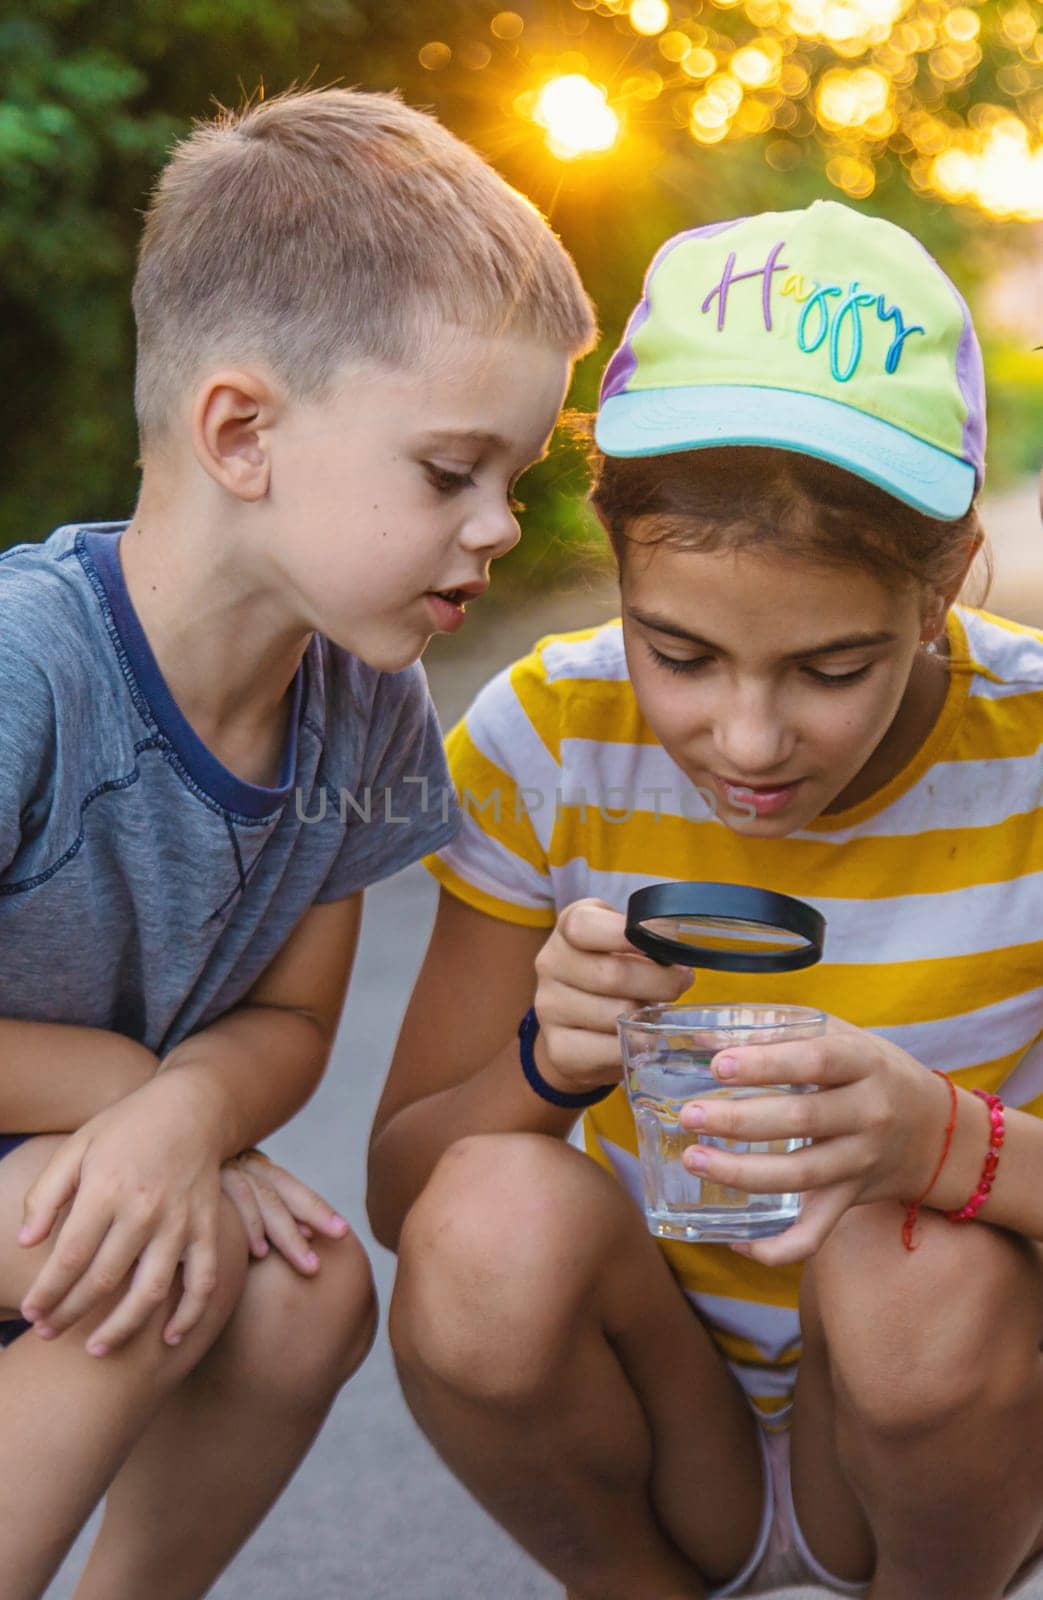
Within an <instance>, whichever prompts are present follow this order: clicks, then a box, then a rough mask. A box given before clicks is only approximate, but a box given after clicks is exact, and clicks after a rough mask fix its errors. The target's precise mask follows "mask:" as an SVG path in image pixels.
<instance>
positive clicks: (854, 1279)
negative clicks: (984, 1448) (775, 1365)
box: [801, 1203, 1040, 1435]
mask: <svg viewBox="0 0 1043 1600" xmlns="http://www.w3.org/2000/svg"><path fill="white" fill-rule="evenodd" d="M916 1242H917V1245H918V1248H917V1249H916V1250H915V1251H913V1252H912V1253H910V1252H909V1251H907V1250H906V1249H905V1248H904V1247H903V1244H902V1239H901V1211H900V1208H899V1207H898V1206H897V1205H895V1204H893V1203H891V1204H887V1203H881V1204H877V1205H868V1206H860V1207H856V1208H854V1209H853V1210H851V1211H849V1212H848V1213H847V1214H846V1215H845V1216H844V1218H843V1219H842V1220H841V1223H840V1224H839V1225H838V1227H837V1228H836V1230H835V1231H834V1233H833V1234H832V1235H831V1236H830V1238H829V1239H828V1240H827V1241H826V1243H825V1245H824V1246H823V1248H822V1249H821V1250H820V1251H819V1253H818V1255H817V1256H816V1257H814V1258H813V1260H812V1261H811V1262H809V1263H808V1265H807V1266H806V1268H805V1271H804V1277H803V1283H802V1289H801V1323H802V1327H804V1329H805V1333H806V1337H807V1338H808V1339H809V1341H810V1342H811V1343H812V1344H815V1343H818V1344H819V1345H820V1346H821V1347H824V1349H825V1352H826V1356H827V1360H828V1367H829V1373H830V1379H831V1382H832V1384H833V1390H834V1397H835V1400H836V1403H837V1407H838V1411H839V1412H841V1413H842V1414H843V1415H844V1416H845V1418H846V1420H847V1421H848V1422H849V1423H851V1422H853V1423H854V1424H855V1425H856V1427H857V1429H858V1430H859V1431H863V1432H864V1431H866V1430H869V1431H871V1432H875V1433H880V1434H887V1435H893V1434H898V1435H901V1434H916V1433H923V1432H929V1431H934V1430H937V1429H938V1428H939V1427H944V1426H946V1425H948V1424H950V1423H951V1422H952V1421H953V1420H954V1419H956V1418H957V1417H959V1416H961V1415H967V1414H970V1413H971V1412H972V1411H978V1412H980V1409H981V1408H982V1407H985V1408H988V1409H989V1410H990V1412H992V1413H993V1414H995V1415H996V1416H997V1417H1002V1416H1003V1415H1004V1414H1008V1413H1009V1412H1010V1410H1011V1408H1013V1407H1016V1406H1017V1405H1018V1404H1019V1403H1021V1402H1022V1400H1023V1397H1024V1395H1025V1394H1026V1393H1027V1392H1028V1385H1029V1384H1030V1383H1032V1382H1033V1381H1035V1379H1036V1373H1037V1369H1038V1359H1039V1357H1038V1351H1039V1333H1040V1329H1039V1289H1038V1267H1037V1266H1036V1264H1035V1259H1034V1257H1033V1256H1032V1254H1031V1252H1029V1251H1028V1250H1026V1249H1025V1247H1024V1241H1021V1240H1018V1239H1017V1238H1015V1236H1014V1235H1011V1234H1009V1233H1006V1232H1005V1231H1003V1230H999V1229H996V1228H990V1227H987V1226H984V1225H982V1224H969V1225H968V1226H967V1227H962V1226H956V1225H954V1224H951V1223H949V1222H947V1221H946V1220H945V1219H944V1218H943V1217H941V1216H939V1215H937V1214H935V1213H933V1212H926V1213H921V1217H920V1220H919V1222H918V1225H917V1233H916ZM1027 1291H1028V1292H1027ZM999 1348H1002V1349H1003V1351H1004V1359H1003V1361H1002V1362H997V1360H996V1350H997V1349H999Z"/></svg>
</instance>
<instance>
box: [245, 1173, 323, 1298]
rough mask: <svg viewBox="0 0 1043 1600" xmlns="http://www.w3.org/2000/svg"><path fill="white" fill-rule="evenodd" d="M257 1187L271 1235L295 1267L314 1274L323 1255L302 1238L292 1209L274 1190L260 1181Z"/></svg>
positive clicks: (270, 1237) (267, 1230) (305, 1273)
mask: <svg viewBox="0 0 1043 1600" xmlns="http://www.w3.org/2000/svg"><path fill="white" fill-rule="evenodd" d="M254 1188H255V1189H256V1191H257V1202H258V1204H259V1206H260V1207H261V1212H262V1215H263V1217H264V1227H265V1232H266V1233H267V1235H268V1238H269V1239H270V1240H271V1241H272V1244H273V1245H274V1246H275V1248H276V1249H277V1250H278V1251H279V1254H280V1255H282V1256H284V1257H285V1258H286V1260H287V1261H288V1262H289V1263H290V1265H291V1267H295V1268H296V1270H297V1271H298V1272H300V1273H303V1275H304V1276H305V1277H310V1276H311V1275H312V1273H314V1272H316V1271H317V1270H318V1266H319V1258H318V1256H317V1255H316V1254H315V1252H314V1251H313V1250H312V1249H311V1248H310V1246H309V1245H308V1242H307V1240H306V1239H303V1238H302V1237H301V1232H300V1229H299V1228H298V1226H297V1223H296V1220H295V1218H294V1216H293V1214H292V1212H291V1211H290V1210H289V1209H288V1208H287V1206H286V1204H285V1202H284V1201H283V1200H282V1199H281V1198H280V1196H279V1195H278V1194H276V1192H275V1190H274V1189H269V1188H268V1187H267V1186H266V1185H265V1184H258V1183H256V1182H255V1183H254Z"/></svg>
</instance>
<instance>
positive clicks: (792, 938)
mask: <svg viewBox="0 0 1043 1600" xmlns="http://www.w3.org/2000/svg"><path fill="white" fill-rule="evenodd" d="M825 932H826V919H825V917H823V916H822V914H821V913H820V912H818V911H816V910H815V908H814V907H813V906H809V905H808V904H807V903H806V902H805V901H803V900H797V899H794V897H793V896H792V895H788V894H775V893H774V892H773V891H772V890H770V889H756V888H753V887H751V886H750V885H748V884H736V883H653V884H650V885H649V886H648V888H646V889H638V890H637V891H636V893H634V894H632V895H631V896H630V899H629V900H628V901H627V921H626V936H627V938H628V939H629V940H630V943H631V944H632V945H634V946H635V948H636V949H638V950H640V951H641V952H642V954H643V955H646V956H651V957H652V960H653V961H658V962H660V963H661V964H662V965H663V966H669V965H672V964H678V965H681V966H686V967H711V968H713V969H715V970H716V971H719V972H721V971H723V972H798V971H800V969H801V968H802V967H812V966H814V965H815V962H816V961H819V960H820V959H821V956H822V944H823V940H824V937H825Z"/></svg>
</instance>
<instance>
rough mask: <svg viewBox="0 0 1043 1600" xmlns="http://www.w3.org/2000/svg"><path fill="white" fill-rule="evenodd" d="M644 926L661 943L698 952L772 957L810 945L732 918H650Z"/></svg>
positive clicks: (781, 930) (782, 930)
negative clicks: (717, 951)
mask: <svg viewBox="0 0 1043 1600" xmlns="http://www.w3.org/2000/svg"><path fill="white" fill-rule="evenodd" d="M641 926H642V927H643V928H645V929H646V930H647V931H648V932H649V933H651V934H653V935H654V936H655V937H656V938H657V939H669V940H671V941H673V942H674V943H676V944H686V945H690V946H691V947H692V948H693V949H695V950H736V951H741V952H744V953H746V952H750V953H752V954H755V955H757V954H759V955H770V954H773V953H776V952H778V951H781V950H799V949H803V948H804V946H805V945H806V944H807V940H806V939H802V938H801V936H800V934H799V933H793V932H791V931H790V930H789V929H788V928H768V927H765V926H764V925H763V923H759V922H743V921H741V920H740V919H739V918H735V919H734V920H733V919H732V918H729V917H649V918H648V919H647V920H646V921H644V922H642V924H641Z"/></svg>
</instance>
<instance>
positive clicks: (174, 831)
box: [0, 90, 593, 1600]
mask: <svg viewBox="0 0 1043 1600" xmlns="http://www.w3.org/2000/svg"><path fill="white" fill-rule="evenodd" d="M134 307H135V313H136V318H137V324H138V370H137V384H136V403H137V411H138V419H139V426H140V431H141V443H142V460H143V478H142V486H141V494H140V499H139V501H138V505H137V508H136V510H135V513H134V516H133V518H132V520H131V522H130V523H129V525H127V526H126V527H125V528H124V527H123V526H122V525H120V524H114V523H107V524H95V525H93V526H87V527H79V528H77V527H66V528H61V529H59V530H57V532H56V533H54V534H53V535H52V536H51V537H50V538H49V539H48V540H47V541H46V542H45V543H44V544H43V545H23V546H19V547H17V548H16V549H14V550H11V551H9V552H7V553H6V554H5V555H4V556H3V557H0V607H2V615H3V623H4V626H3V635H2V642H0V737H2V739H3V750H4V754H5V761H4V768H3V772H2V774H0V919H2V928H3V938H4V961H3V968H2V971H0V1017H2V1018H3V1019H4V1020H3V1021H2V1022H0V1044H2V1046H3V1054H4V1063H5V1066H4V1091H3V1102H2V1111H0V1117H2V1122H3V1126H4V1127H5V1128H6V1129H8V1130H15V1129H17V1130H19V1135H18V1136H12V1137H9V1138H8V1139H7V1140H6V1142H5V1149H6V1151H7V1152H8V1153H6V1154H5V1159H4V1160H3V1161H2V1162H0V1306H2V1307H4V1308H6V1309H7V1312H8V1315H9V1316H11V1317H13V1316H14V1312H15V1308H16V1307H17V1308H20V1310H21V1314H22V1316H23V1317H24V1318H25V1319H27V1321H28V1322H30V1323H33V1324H35V1330H34V1332H33V1333H31V1334H27V1335H26V1336H25V1337H21V1338H17V1339H16V1340H15V1341H14V1342H12V1343H11V1345H10V1348H9V1349H8V1350H7V1352H6V1353H5V1355H4V1357H3V1360H2V1362H0V1404H2V1406H3V1411H4V1429H5V1442H6V1446H7V1451H8V1457H9V1459H10V1460H12V1461H15V1462H17V1463H18V1471H17V1472H13V1473H8V1474H6V1475H5V1481H4V1484H3V1486H2V1487H0V1549H2V1551H3V1565H4V1593H5V1595H7V1596H9V1597H10V1600H29V1597H30V1596H36V1595H39V1594H40V1593H41V1592H42V1590H43V1589H44V1588H45V1586H46V1584H47V1582H48V1581H49V1579H50V1577H51V1576H52V1574H53V1573H54V1571H55V1570H56V1568H57V1566H58V1565H59V1563H60V1561H61V1559H62V1556H63V1555H64V1553H65V1551H66V1550H67V1549H68V1546H69V1544H70V1542H71V1541H72V1539H73V1537H74V1536H75V1533H76V1531H77V1529H78V1528H79V1527H80V1526H81V1524H82V1522H83V1521H84V1519H85V1518H86V1516H87V1515H88V1513H89V1512H90V1510H91V1508H92V1506H93V1505H94V1504H95V1503H96V1501H97V1500H98V1498H99V1497H100V1496H101V1495H102V1494H103V1493H105V1492H106V1491H108V1493H107V1505H106V1515H105V1520H104V1523H103V1526H102V1530H101V1533H100V1535H99V1538H98V1541H97V1544H96V1546H95V1548H94V1551H93V1552H92V1555H91V1558H90V1561H89V1564H88V1567H87V1570H86V1572H85V1574H84V1576H83V1578H82V1580H81V1584H80V1587H79V1589H78V1590H77V1596H78V1600H100V1597H102V1596H104V1597H105V1600H140V1597H141V1596H142V1595H148V1596H149V1597H150V1600H173V1597H175V1596H178V1597H181V1596H185V1597H187V1596H195V1595H201V1594H203V1593H204V1592H205V1591H206V1590H207V1589H208V1588H209V1587H210V1585H211V1583H212V1582H213V1580H214V1578H215V1577H216V1576H217V1574H218V1572H219V1571H220V1570H221V1569H222V1567H223V1566H224V1565H225V1564H226V1563H227V1561H228V1560H229V1559H230V1557H231V1556H232V1555H233V1553H234V1552H235V1550H236V1549H237V1548H238V1546H239V1545H240V1544H241V1542H242V1541H243V1539H244V1538H245V1537H246V1536H247V1534H248V1533H249V1532H250V1530H251V1529H252V1528H253V1527H254V1526H255V1525H256V1523H257V1522H258V1520H259V1519H260V1517H261V1516H262V1515H263V1514H264V1512H265V1511H266V1510H267V1508H268V1506H269V1505H270V1504H271V1502H272V1500H273V1499H274V1498H275V1496H276V1494H277V1493H278V1492H279V1490H280V1489H281V1487H282V1485H283V1484H284V1483H285V1481H286V1480H287V1478H288V1477H289V1475H290V1473H291V1472H292V1471H293V1469H294V1467H295V1466H296V1464H297V1463H298V1461H299V1460H300V1458H301V1457H302V1455H303V1454H304V1452H305V1450H306V1449H307V1447H308V1445H309V1444H310V1443H311V1440H312V1439H313V1437H314V1435H315V1433H316V1432H317V1430H318V1427H319V1425H320V1424H321V1421H322V1419H323V1416H324V1415H325V1412H326V1411H327V1409H328V1407H329V1405H330V1403H331V1402H332V1399H333V1397H334V1395H335V1393H336V1391H337V1389H338V1387H339V1385H340V1384H341V1383H342V1382H343V1381H344V1380H345V1379H346V1377H347V1376H349V1375H350V1373H351V1372H352V1371H353V1370H354V1368H355V1367H356V1366H357V1365H358V1363H359V1362H360V1361H361V1359H362V1357H363V1356H364V1354H365V1352H366V1349H367V1348H368V1344H369V1341H370V1338H371V1336H372V1329H373V1324H374V1315H375V1313H374V1306H373V1300H372V1286H371V1280H370V1276H369V1270H368V1263H367V1262H366V1259H365V1256H364V1253H363V1252H362V1250H361V1247H360V1246H359V1244H358V1242H357V1240H355V1239H354V1237H353V1236H352V1235H351V1234H350V1232H349V1231H348V1230H347V1225H346V1224H345V1223H343V1220H342V1219H337V1218H336V1217H335V1215H334V1213H332V1212H331V1211H330V1209H329V1208H328V1207H327V1206H325V1204H324V1203H323V1202H321V1201H319V1199H318V1197H317V1196H314V1195H313V1194H311V1193H310V1191H306V1190H304V1189H303V1186H301V1185H299V1184H297V1183H296V1180H293V1179H291V1178H290V1176H289V1175H288V1174H283V1173H281V1172H280V1171H279V1169H272V1168H270V1167H266V1166H264V1165H263V1164H261V1162H260V1161H259V1158H257V1157H256V1156H255V1155H251V1156H248V1157H246V1158H244V1160H245V1169H246V1172H247V1173H248V1174H249V1178H248V1179H247V1178H245V1177H244V1176H243V1175H242V1174H236V1182H235V1183H232V1184H230V1185H229V1188H230V1191H231V1192H232V1194H233V1198H234V1200H235V1201H236V1207H237V1209H238V1210H239V1212H240V1213H241V1214H242V1215H243V1216H244V1217H245V1218H246V1219H247V1230H248V1232H249V1233H250V1235H251V1238H252V1240H253V1242H254V1248H255V1254H257V1255H258V1256H261V1255H263V1256H264V1257H265V1259H263V1260H260V1259H259V1260H256V1261H254V1262H253V1263H252V1264H251V1266H250V1270H249V1272H247V1271H246V1270H245V1265H246V1241H245V1238H244V1234H243V1229H242V1227H241V1226H240V1224H239V1223H238V1222H237V1220H236V1212H235V1210H234V1209H232V1207H231V1206H230V1205H229V1202H228V1201H227V1200H222V1199H221V1195H220V1172H221V1168H222V1164H223V1163H226V1162H228V1161H229V1160H231V1159H233V1158H235V1157H236V1156H237V1154H238V1153H240V1152H243V1151H246V1150H248V1149H249V1147H251V1146H253V1145H254V1144H255V1143H256V1141H257V1140H258V1139H261V1138H263V1137H264V1136H265V1135H266V1134H267V1133H269V1132H270V1131H271V1130H272V1129H274V1128H276V1127H278V1126H279V1125H280V1124H281V1123H283V1122H284V1121H286V1119H287V1118H288V1117H290V1116H292V1115H293V1113H294V1112H295V1111H297V1110H298V1109H299V1108H300V1107H301V1106H302V1105H303V1104H304V1103H305V1102H306V1100H307V1099H308V1097H309V1096H310V1094H311V1093H312V1092H313V1090H314V1088H315V1086H316V1084H317V1082H318V1080H319V1078H320V1076H321V1073H322V1070H323V1067H324V1065H325V1062H326V1059H327V1055H328V1052H329V1049H330V1045H331V1042H332V1039H333V1035H334V1032H335V1028H336V1023H337V1018H338V1016H339V1013H340V1009H341V1004H342V1000H343V995H344V991H345V987H346V983H347V979H348V975H349V972H350V967H351V960H352V955H353V951H354V947H355V941H356V938H357V934H358V928H359V921H360V913H361V898H362V889H363V886H364V885H365V884H366V883H371V882H373V881H375V880H376V879H378V878H381V877H383V876H385V875H386V874H388V873H390V872H393V871H395V870H397V869H398V868H399V867H401V866H404V865H405V864H406V863H407V862H409V861H412V860H414V859H415V858H416V857H418V856H420V855H423V854H425V853H427V852H429V851H431V850H434V849H436V848H438V847H439V846H440V845H441V844H443V843H445V842H446V841H447V840H448V839H449V838H450V837H451V836H452V834H453V833H454V832H455V828H456V820H457V819H456V817H455V814H454V813H453V812H452V811H451V810H449V809H448V808H447V807H446V806H445V805H444V802H443V800H442V791H443V786H444V785H445V782H446V774H445V768H444V762H443V756H442V748H441V740H440V736H439V731H438V725H437V720H436V718H435V716H434V712H433V709H432V707H431V705H430V701H429V699H428V697H427V691H426V684H425V681H424V678H423V674H422V671H421V669H420V667H419V665H417V662H418V658H419V656H420V654H421V652H422V651H423V649H424V646H425V645H426V643H427V641H428V639H429V637H430V636H431V635H432V634H433V633H434V632H436V631H452V630H454V629H455V628H457V627H458V626H459V625H460V624H461V622H462V621H463V615H464V607H465V603H466V600H467V598H469V597H470V596H472V595H476V594H478V593H480V592H481V591H482V590H484V588H485V587H486V585H487V581H488V565H489V562H490V561H491V560H492V559H494V558H495V557H496V556H498V555H501V554H503V553H504V551H506V550H507V549H509V548H510V547H511V546H512V545H513V544H514V542H515V540H516V539H517V537H518V531H517V526H516V524H515V521H514V517H513V514H512V511H511V509H510V504H509V495H510V491H511V487H512V485H513V482H514V480H515V479H516V478H517V476H518V474H519V473H520V472H521V471H522V470H524V468H525V467H526V466H527V465H528V464H529V463H530V462H531V461H533V460H534V459H535V458H536V457H538V456H539V455H540V454H541V452H542V451H543V450H544V448H545V446H546V442H547V438H548V436H549V433H550V430H551V428H552V426H553V423H554V420H555V417H556V415H557V412H558V410H559V408H560V404H561V401H562V398H563V396H564V392H565V388H566V385H567V381H568V377H569V371H570V366H571V360H572V358H573V357H574V356H575V354H577V353H578V352H579V351H581V350H583V349H585V348H587V347H588V346H589V344H590V342H591V339H592V334H593V319H592V316H591V312H590V307H589V303H588V301H587V299H586V296H585V295H584V293H583V290H582V288H581V286H580V284H579V281H578V278H577V276H576V273H575V269H574V268H573V266H572V263H571V261H570V260H569V258H568V257H567V255H566V254H565V252H564V250H563V249H562V248H561V246H560V245H559V243H558V242H557V240H556V239H555V238H554V236H553V235H552V234H551V233H550V231H549V229H548V228H547V227H546V225H545V224H544V223H543V221H542V220H541V219H540V218H539V216H538V215H537V213H535V212H534V211H533V209H532V208H531V207H530V206H529V205H528V204H527V203H526V202H524V201H523V200H522V199H521V198H520V197H519V196H518V195H516V194H515V193H514V192H513V191H512V190H509V189H508V188H507V187H506V185H504V184H503V183H502V181H501V180H500V179H499V178H497V177H496V175H495V174H494V173H493V172H492V171H491V170H490V169H489V168H488V167H486V166H485V164H484V163H483V162H482V161H481V160H480V158H479V157H478V156H477V155H475V154H474V152H472V151H471V150H469V149H468V148H467V147H466V146H464V145H462V144H460V143H459V141H457V140H456V139H454V138H453V137H452V136H451V135H450V134H448V133H447V132H445V131H444V130H443V129H442V128H440V127H439V126H438V125H437V123H435V122H434V121H433V120H432V119H430V118H428V117H426V116H424V115H422V114H420V113H418V112H415V111H413V110H410V109H409V108H407V107H405V106H403V105H402V104H401V103H400V102H399V101H398V100H397V99H396V98H394V97H392V96H387V95H367V94H359V93H355V92H349V91H340V90H337V91H312V92H308V93H303V94H291V95H286V96H284V97H281V98H279V99H276V100H272V101H268V102H265V103H261V104H258V105H256V106H253V107H252V108H250V109H248V110H247V111H245V112H243V113H241V114H239V115H236V116H227V115H222V116H221V117H220V118H219V119H218V120H217V121H215V122H213V123H210V124H207V125H203V126H200V127H199V128H197V130H196V131H195V132H194V133H193V134H192V135H191V136H190V137H189V138H188V139H187V140H185V141H184V142H183V143H182V144H181V145H180V146H179V147H178V148H177V149H176V151H175V152H174V155H173V157H172V159H171V161H170V163H169V165H168V167H167V168H166V170H165V172H164V174H163V175H162V177H161V179H160V182H159V184H158V186H157V189H156V192H155V195H154V197H153V200H152V204H151V207H150V210H149V214H148V217H147V221H146V226H145V232H144V238H143V242H142V249H141V257H140V262H139V267H138V273H137V278H136V282H135V287H134ZM521 373H524V382H521V381H519V378H520V374H521ZM348 797H350V799H351V804H350V805H349V804H348V803H347V798H348ZM367 797H368V800H367ZM327 802H332V803H327ZM367 810H368V813H369V816H370V820H369V821H368V822H367V821H366V814H367ZM57 1135H68V1137H59V1136H57ZM280 1193H281V1195H282V1201H281V1202H280V1201H279V1199H278V1195H279V1194H280ZM258 1208H259V1211H260V1215H258ZM293 1217H296V1218H297V1219H299V1220H301V1221H302V1222H303V1223H304V1227H303V1229H302V1230H301V1232H298V1231H297V1229H296V1227H294V1226H292V1225H291V1224H292V1219H293ZM19 1222H22V1223H23V1226H22V1229H21V1232H20V1233H18V1235H17V1242H16V1238H15V1235H16V1230H17V1227H18V1224H19ZM262 1231H263V1232H267V1234H268V1235H269V1237H270V1238H271V1239H272V1240H273V1242H274V1243H275V1244H276V1245H277V1246H278V1247H279V1248H278V1249H277V1250H276V1251H275V1252H269V1251H267V1250H266V1247H265V1244H264V1243H263V1241H262V1239H261V1238H260V1233H261V1232H262ZM302 1234H303V1235H304V1236H309V1237H311V1238H312V1239H313V1240H314V1244H315V1252H314V1254H313V1255H312V1256H311V1257H310V1259H309V1258H308V1252H307V1250H306V1247H305V1242H304V1238H302ZM316 1234H322V1235H324V1237H323V1238H322V1239H318V1238H315V1235H316ZM280 1251H281V1257H280ZM320 1259H321V1263H322V1270H321V1272H319V1273H318V1274H317V1275H315V1276H310V1275H309V1274H315V1272H316V1268H317V1266H318V1262H319V1260H320ZM294 1267H296V1268H297V1269H298V1270H297V1271H296V1272H295V1271H294ZM179 1268H180V1274H181V1278H180V1282H178V1283H177V1284H176V1286H175V1280H176V1279H177V1275H178V1271H179ZM70 1329H71V1330H72V1331H71V1332H70V1333H69V1335H68V1336H67V1337H64V1338H62V1337H59V1336H60V1335H61V1334H63V1333H65V1332H66V1330H70ZM16 1330H17V1325H15V1327H14V1328H12V1329H11V1330H10V1331H11V1332H12V1333H13V1332H15V1331H16ZM190 1374H191V1377H189V1375H190ZM186 1379H189V1381H184V1380H186ZM58 1461H60V1462H61V1464H62V1471H61V1473H60V1474H59V1473H57V1472H55V1471H54V1465H55V1463H57V1462H58Z"/></svg>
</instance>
